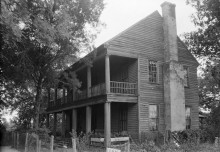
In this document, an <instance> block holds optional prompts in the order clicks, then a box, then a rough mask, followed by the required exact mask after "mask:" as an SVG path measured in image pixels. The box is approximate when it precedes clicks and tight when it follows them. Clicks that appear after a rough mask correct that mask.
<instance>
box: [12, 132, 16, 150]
mask: <svg viewBox="0 0 220 152" xmlns="http://www.w3.org/2000/svg"><path fill="white" fill-rule="evenodd" d="M13 147H14V148H16V133H15V132H14V146H13Z"/></svg>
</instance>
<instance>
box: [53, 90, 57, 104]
mask: <svg viewBox="0 0 220 152" xmlns="http://www.w3.org/2000/svg"><path fill="white" fill-rule="evenodd" d="M54 95H55V97H54V101H55V103H56V102H57V88H55V92H54Z"/></svg>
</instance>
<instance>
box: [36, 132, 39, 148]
mask: <svg viewBox="0 0 220 152" xmlns="http://www.w3.org/2000/svg"><path fill="white" fill-rule="evenodd" d="M36 151H37V152H39V136H38V135H37V134H36Z"/></svg>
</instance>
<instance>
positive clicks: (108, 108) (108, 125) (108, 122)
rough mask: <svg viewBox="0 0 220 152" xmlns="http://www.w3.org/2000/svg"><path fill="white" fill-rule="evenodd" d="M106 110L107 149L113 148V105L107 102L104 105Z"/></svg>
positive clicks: (105, 131)
mask: <svg viewBox="0 0 220 152" xmlns="http://www.w3.org/2000/svg"><path fill="white" fill-rule="evenodd" d="M104 110H105V112H104V113H105V120H104V121H105V124H104V126H105V130H104V133H105V147H110V146H111V103H110V102H106V103H105V105H104Z"/></svg>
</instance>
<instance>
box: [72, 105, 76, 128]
mask: <svg viewBox="0 0 220 152" xmlns="http://www.w3.org/2000/svg"><path fill="white" fill-rule="evenodd" d="M72 129H73V130H74V131H76V129H77V109H76V108H74V109H73V110H72Z"/></svg>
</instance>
